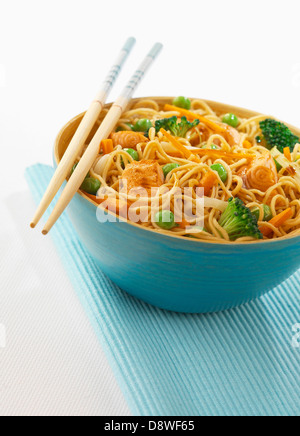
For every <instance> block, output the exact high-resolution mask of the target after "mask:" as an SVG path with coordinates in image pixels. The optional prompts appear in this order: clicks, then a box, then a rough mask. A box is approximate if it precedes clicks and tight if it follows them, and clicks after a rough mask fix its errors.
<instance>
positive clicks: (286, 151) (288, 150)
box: [283, 147, 292, 162]
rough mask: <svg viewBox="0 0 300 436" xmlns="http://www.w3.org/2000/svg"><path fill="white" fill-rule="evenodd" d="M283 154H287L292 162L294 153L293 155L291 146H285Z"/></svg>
mask: <svg viewBox="0 0 300 436" xmlns="http://www.w3.org/2000/svg"><path fill="white" fill-rule="evenodd" d="M283 154H284V155H285V157H286V158H287V160H289V161H290V162H292V155H291V150H290V147H285V148H284V149H283Z"/></svg>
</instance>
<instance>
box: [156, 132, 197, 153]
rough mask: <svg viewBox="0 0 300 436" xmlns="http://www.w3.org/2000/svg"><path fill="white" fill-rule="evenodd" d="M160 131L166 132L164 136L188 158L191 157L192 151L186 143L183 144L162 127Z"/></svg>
mask: <svg viewBox="0 0 300 436" xmlns="http://www.w3.org/2000/svg"><path fill="white" fill-rule="evenodd" d="M160 131H161V132H162V133H163V134H164V136H165V137H166V138H167V139H168V140H169V141H170V142H171V144H173V145H174V147H175V148H176V149H177V150H178V151H180V153H182V154H183V156H184V157H185V158H186V159H189V158H190V157H191V154H192V153H191V151H190V150H188V149H187V148H186V147H185V146H184V145H182V144H181V142H179V141H178V140H177V139H176V138H174V136H172V135H170V134H169V133H168V132H166V131H165V129H160Z"/></svg>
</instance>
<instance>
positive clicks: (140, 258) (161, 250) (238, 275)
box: [54, 98, 300, 313]
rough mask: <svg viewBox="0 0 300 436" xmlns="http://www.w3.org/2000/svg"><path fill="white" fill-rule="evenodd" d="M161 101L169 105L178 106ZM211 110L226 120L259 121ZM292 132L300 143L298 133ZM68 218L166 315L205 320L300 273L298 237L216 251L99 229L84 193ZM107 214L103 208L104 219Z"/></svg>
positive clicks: (68, 131) (118, 275)
mask: <svg viewBox="0 0 300 436" xmlns="http://www.w3.org/2000/svg"><path fill="white" fill-rule="evenodd" d="M156 100H158V101H160V102H161V103H166V102H170V101H171V100H172V98H156ZM208 103H209V104H211V105H212V107H214V108H215V110H216V111H217V112H220V113H225V112H227V111H231V112H235V113H236V114H237V115H239V116H246V117H250V116H254V115H257V113H255V112H252V111H248V110H245V109H241V108H236V107H232V106H228V105H224V104H220V103H215V102H208ZM82 116H83V114H81V115H79V116H77V117H76V118H74V119H73V120H71V121H70V122H69V123H68V124H67V125H66V126H65V127H64V128H63V129H62V130H61V132H60V133H59V135H58V137H57V140H56V143H55V150H54V160H55V165H57V163H58V162H59V160H60V158H61V156H62V155H63V153H64V151H65V149H66V147H67V146H68V144H69V142H70V140H71V138H72V136H73V134H74V132H75V130H76V129H77V127H78V125H79V123H80V121H81V119H82ZM293 130H294V131H295V132H296V133H297V134H299V135H300V131H299V130H297V129H295V128H293ZM93 133H94V132H92V134H91V137H92V135H93ZM68 213H69V216H70V218H71V220H72V223H73V224H74V226H75V228H76V230H77V232H78V235H79V238H80V240H81V241H82V243H83V244H84V245H85V246H86V248H87V249H88V251H89V252H90V253H91V255H92V256H93V258H94V259H95V261H96V262H97V263H98V264H99V266H100V267H101V269H102V270H103V272H104V273H105V274H106V275H107V276H108V277H110V278H111V280H112V281H113V282H115V283H116V284H117V285H118V286H119V287H120V288H121V289H123V290H124V291H126V292H128V293H129V294H131V295H134V296H135V297H137V298H140V299H141V300H143V301H145V302H147V303H150V304H152V305H154V306H158V307H160V308H163V309H167V310H172V311H176V312H188V313H206V312H215V311H221V310H225V309H229V308H232V307H235V306H238V305H241V304H243V303H246V302H248V301H250V300H252V299H254V298H257V297H260V296H261V295H263V294H265V293H266V292H268V291H270V290H271V289H272V288H274V287H275V286H277V285H279V284H280V283H282V282H283V281H284V280H286V279H287V278H288V277H289V276H291V275H292V274H293V273H294V272H295V271H296V270H297V269H298V268H299V266H300V236H297V237H287V238H283V239H279V240H274V241H266V242H250V243H230V244H228V243H211V242H201V241H197V240H193V239H182V238H180V237H176V236H172V235H171V236H165V235H161V234H159V233H157V232H155V231H153V230H147V229H144V228H142V227H140V226H139V225H136V224H132V223H127V222H120V221H117V222H109V221H108V220H106V222H104V223H100V222H99V221H98V219H97V216H96V213H97V205H96V204H94V203H93V202H92V201H91V200H90V199H89V198H88V197H86V196H85V195H84V194H83V193H81V192H80V193H78V194H76V196H75V197H74V199H73V200H72V202H71V204H70V206H69V208H68ZM104 214H105V212H104V211H103V210H102V209H100V208H98V218H99V217H100V218H101V217H102V218H103V217H104ZM106 214H107V213H106ZM110 216H113V215H112V214H110ZM106 218H107V217H106Z"/></svg>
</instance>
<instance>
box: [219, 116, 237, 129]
mask: <svg viewBox="0 0 300 436" xmlns="http://www.w3.org/2000/svg"><path fill="white" fill-rule="evenodd" d="M222 121H223V123H225V124H228V125H229V126H231V127H237V126H238V125H239V124H240V121H239V119H238V117H237V116H236V115H234V114H226V115H224V117H223V119H222Z"/></svg>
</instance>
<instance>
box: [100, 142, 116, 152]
mask: <svg viewBox="0 0 300 436" xmlns="http://www.w3.org/2000/svg"><path fill="white" fill-rule="evenodd" d="M100 148H102V150H103V154H109V153H111V152H112V151H114V143H113V140H112V139H103V140H102V141H101V145H100Z"/></svg>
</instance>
